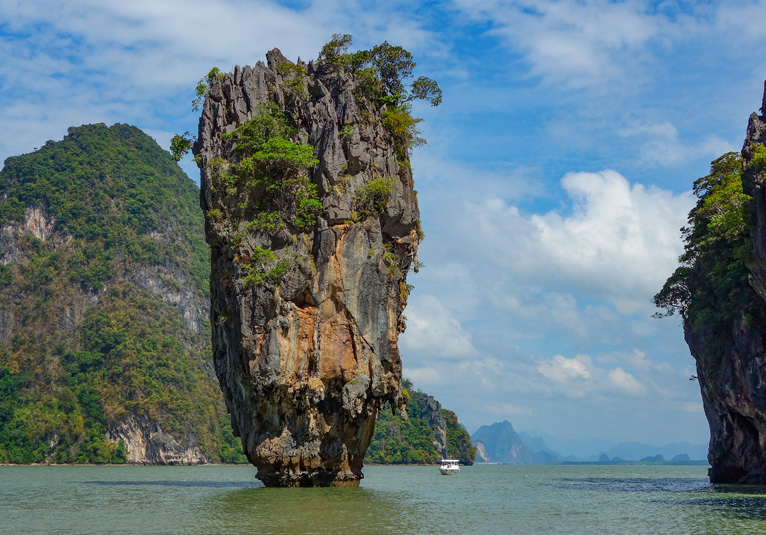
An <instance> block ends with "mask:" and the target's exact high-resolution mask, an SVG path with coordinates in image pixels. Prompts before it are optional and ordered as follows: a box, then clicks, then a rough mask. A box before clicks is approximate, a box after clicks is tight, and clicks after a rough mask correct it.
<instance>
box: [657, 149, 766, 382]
mask: <svg viewBox="0 0 766 535" xmlns="http://www.w3.org/2000/svg"><path fill="white" fill-rule="evenodd" d="M764 159H766V149H764V148H763V147H758V148H756V149H755V157H754V158H753V160H752V161H751V164H750V165H751V166H753V165H760V164H759V163H758V162H761V161H764ZM743 171H744V169H743V162H742V157H741V156H740V155H739V154H737V153H733V152H730V153H727V154H724V155H723V156H721V157H720V158H718V159H717V160H715V161H713V162H712V163H711V167H710V174H709V175H706V176H704V177H702V178H699V179H697V180H696V181H695V182H694V193H695V195H696V196H697V197H698V199H699V200H698V201H697V204H696V206H695V207H694V208H693V209H692V210H691V211H690V212H689V218H688V222H689V224H688V226H686V227H684V228H682V229H681V231H682V235H683V237H684V241H685V245H684V253H683V254H682V255H681V257H680V258H679V261H680V263H681V265H680V266H679V267H678V268H677V269H676V270H675V272H674V273H673V274H672V275H671V276H670V277H669V278H668V280H667V281H666V282H665V285H664V286H663V288H662V290H660V292H658V293H657V295H655V296H654V303H655V305H657V307H659V308H662V309H664V313H662V314H660V313H658V314H657V316H670V315H673V314H679V315H680V316H681V317H682V318H683V320H684V325H685V327H686V328H687V336H688V335H690V334H692V333H694V335H695V336H697V337H702V339H704V340H705V342H704V344H697V346H698V347H699V350H698V354H697V355H696V357H697V359H698V361H699V362H698V367H699V366H701V369H702V370H704V371H705V373H706V381H708V382H710V384H712V383H713V382H715V381H716V380H717V376H718V372H719V369H720V363H721V361H722V359H723V357H724V354H725V352H726V351H728V350H729V349H730V348H731V347H732V344H733V340H732V336H733V334H732V333H733V329H734V328H735V327H736V326H737V325H740V324H742V323H743V322H744V324H753V323H757V324H760V325H763V324H764V321H766V313H765V311H764V309H763V307H762V302H761V301H760V299H759V298H758V296H757V294H756V293H755V291H754V290H753V288H752V287H751V286H750V283H749V281H748V276H749V271H748V269H747V266H746V261H747V257H748V255H749V253H750V250H751V248H752V241H751V238H750V234H749V230H748V223H747V222H748V221H749V219H750V214H749V212H748V210H749V200H750V197H749V196H748V195H746V194H745V193H743V191H742V173H743Z"/></svg>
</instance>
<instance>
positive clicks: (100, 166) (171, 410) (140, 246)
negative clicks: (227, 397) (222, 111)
mask: <svg viewBox="0 0 766 535" xmlns="http://www.w3.org/2000/svg"><path fill="white" fill-rule="evenodd" d="M0 193H1V194H2V197H1V199H2V200H1V201H0V219H1V220H2V223H3V226H4V228H5V231H4V234H3V235H2V236H0V262H2V263H3V264H4V265H3V267H2V269H0V311H1V312H0V462H13V463H29V462H54V463H84V462H89V463H105V462H111V463H120V462H125V460H126V459H127V453H128V452H127V449H126V445H125V444H124V443H123V442H121V441H120V440H119V439H116V438H115V437H116V436H118V435H119V434H120V433H121V432H122V431H124V426H125V425H131V422H132V423H133V424H136V422H137V424H136V425H147V426H154V425H156V426H159V428H161V430H162V433H160V434H164V435H167V436H170V437H172V438H173V440H175V441H176V442H177V443H178V444H179V445H180V447H182V448H192V449H194V448H195V447H196V448H198V449H199V450H200V451H201V452H202V453H203V454H204V456H205V457H206V458H207V460H210V461H227V462H231V461H238V462H244V460H245V459H244V456H243V455H242V453H241V448H240V446H239V441H238V440H236V439H234V438H233V436H232V433H231V428H230V427H229V424H228V423H227V415H226V413H225V409H224V407H223V403H222V400H221V395H220V392H219V391H218V387H217V385H216V382H215V380H214V378H213V377H212V375H211V372H210V366H211V364H210V362H209V360H210V342H209V335H208V329H209V327H208V324H207V320H206V311H205V310H204V307H205V306H206V302H207V299H208V297H207V292H208V272H209V260H208V251H207V247H206V245H205V243H204V240H203V236H202V226H203V219H202V214H201V213H200V212H199V209H198V207H197V202H198V195H199V192H198V189H197V188H196V186H195V185H194V183H193V182H192V181H191V180H190V179H189V178H188V177H186V176H185V175H184V174H183V172H182V171H181V170H180V169H179V168H178V166H177V165H176V164H175V163H174V162H173V160H172V158H171V156H170V155H169V154H168V153H167V152H165V151H163V150H162V149H161V148H160V147H159V146H157V144H156V143H155V142H154V141H153V140H152V139H151V138H149V137H148V136H146V135H145V134H144V133H142V132H141V131H140V130H138V129H137V128H135V127H132V126H128V125H119V124H118V125H114V126H112V127H106V126H105V125H103V124H97V125H88V126H82V127H78V128H70V129H69V134H68V135H67V136H66V137H65V138H64V139H63V140H62V141H59V142H53V141H49V142H47V143H46V144H45V145H44V146H43V147H42V148H41V149H39V150H38V151H36V152H34V153H31V154H26V155H23V156H18V157H13V158H9V159H8V160H6V162H5V167H4V168H3V169H2V171H0ZM174 303H177V304H174ZM194 318H196V319H194ZM121 430H122V431H121Z"/></svg>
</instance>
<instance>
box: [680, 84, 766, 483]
mask: <svg viewBox="0 0 766 535" xmlns="http://www.w3.org/2000/svg"><path fill="white" fill-rule="evenodd" d="M764 99H765V100H764V104H765V105H766V94H765V95H764ZM763 109H764V108H762V110H763ZM756 143H760V144H761V145H766V117H765V116H764V115H758V114H756V113H753V114H752V115H751V116H750V121H749V124H748V128H747V138H746V139H745V143H744V147H743V149H742V156H743V160H744V164H745V168H744V172H743V175H742V185H743V190H744V192H745V193H747V194H748V195H751V196H752V201H751V212H752V220H751V227H750V236H751V239H752V241H753V249H752V254H751V255H750V257H749V258H748V262H747V267H748V270H749V271H750V274H749V281H750V285H751V286H752V288H753V290H754V293H753V296H752V298H751V301H753V302H754V303H755V307H757V308H763V307H766V285H765V284H764V282H766V190H764V183H763V178H764V177H763V174H762V173H757V172H756V170H755V169H754V168H752V167H748V164H749V163H750V162H751V160H752V157H753V145H754V144H756ZM730 333H731V337H730V338H729V339H722V338H721V336H720V334H718V335H716V334H714V333H713V332H712V330H710V329H707V328H699V327H695V326H694V325H691V324H689V322H685V324H684V337H685V339H686V342H687V343H688V345H689V348H690V350H691V353H692V355H693V356H694V358H695V360H696V362H697V377H698V379H699V384H700V390H701V392H702V401H703V404H704V408H705V415H706V416H707V419H708V423H709V425H710V448H709V454H708V460H709V462H710V464H711V467H712V468H711V469H710V479H711V481H712V482H714V483H759V484H762V483H766V374H765V372H764V366H765V365H766V345H765V344H764V339H765V337H766V325H763V324H761V323H760V321H757V320H749V321H748V320H747V319H746V318H745V317H744V314H743V315H742V316H741V317H740V318H739V319H737V320H735V321H733V322H732V323H731V325H730Z"/></svg>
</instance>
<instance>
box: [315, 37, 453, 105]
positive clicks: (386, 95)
mask: <svg viewBox="0 0 766 535" xmlns="http://www.w3.org/2000/svg"><path fill="white" fill-rule="evenodd" d="M352 42H353V38H352V37H351V35H349V34H333V36H332V39H330V41H329V42H328V43H327V44H325V45H324V46H323V47H322V50H321V51H320V52H319V57H318V58H317V63H318V64H320V65H330V66H333V67H342V68H345V69H347V70H349V71H351V72H353V73H354V74H356V77H357V82H358V83H359V85H360V87H361V88H362V91H363V93H364V94H365V96H366V97H368V98H370V99H372V100H376V101H381V103H384V104H391V105H393V106H400V105H402V104H404V103H407V102H410V101H412V100H414V99H421V100H427V101H428V102H430V103H431V105H432V106H438V105H439V104H441V101H442V91H441V89H440V88H439V85H438V84H437V83H436V82H435V81H434V80H432V79H430V78H428V77H425V76H420V77H419V78H418V79H417V80H415V81H414V82H413V83H412V84H410V86H409V88H407V86H406V85H405V81H406V80H407V79H409V78H411V77H412V72H413V70H414V69H415V67H416V63H415V62H414V61H413V59H412V54H411V53H410V52H408V51H407V50H405V49H404V48H402V47H400V46H394V45H390V44H388V42H387V41H384V42H383V43H381V44H379V45H376V46H374V47H372V48H371V49H369V50H359V51H357V52H353V53H349V52H348V49H349V47H350V46H351V44H352Z"/></svg>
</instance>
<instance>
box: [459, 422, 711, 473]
mask: <svg viewBox="0 0 766 535" xmlns="http://www.w3.org/2000/svg"><path fill="white" fill-rule="evenodd" d="M471 440H472V441H473V443H474V445H475V446H476V449H477V452H478V453H477V459H476V460H477V462H500V463H510V464H552V463H559V462H620V461H647V462H649V461H651V462H660V461H671V462H688V461H690V460H691V461H699V460H704V459H706V458H707V444H689V443H688V442H678V443H673V444H667V445H664V446H654V445H649V444H642V443H640V442H621V443H618V444H616V443H614V442H610V441H606V440H598V439H562V438H559V437H554V436H551V435H547V434H545V433H540V432H536V431H530V432H524V431H522V432H516V430H514V428H513V425H511V423H510V422H509V421H507V420H505V421H503V422H495V423H493V424H492V425H483V426H481V427H480V428H479V429H477V430H476V432H475V433H474V434H473V435H472V436H471Z"/></svg>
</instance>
